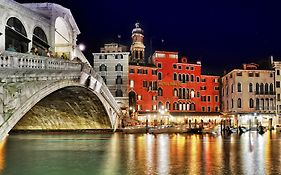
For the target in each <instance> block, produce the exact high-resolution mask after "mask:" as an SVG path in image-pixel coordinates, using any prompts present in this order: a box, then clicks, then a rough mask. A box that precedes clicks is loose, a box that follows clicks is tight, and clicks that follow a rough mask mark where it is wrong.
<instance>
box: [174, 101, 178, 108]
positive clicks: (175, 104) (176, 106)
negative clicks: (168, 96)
mask: <svg viewBox="0 0 281 175" xmlns="http://www.w3.org/2000/svg"><path fill="white" fill-rule="evenodd" d="M173 110H178V104H177V103H176V102H174V103H173Z"/></svg>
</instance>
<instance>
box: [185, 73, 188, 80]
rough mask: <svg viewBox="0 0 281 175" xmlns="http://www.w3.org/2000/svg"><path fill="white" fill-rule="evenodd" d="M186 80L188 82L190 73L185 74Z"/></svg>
mask: <svg viewBox="0 0 281 175" xmlns="http://www.w3.org/2000/svg"><path fill="white" fill-rule="evenodd" d="M185 81H187V82H188V81H189V75H188V74H186V75H185Z"/></svg>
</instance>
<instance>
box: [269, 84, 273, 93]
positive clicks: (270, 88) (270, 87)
mask: <svg viewBox="0 0 281 175" xmlns="http://www.w3.org/2000/svg"><path fill="white" fill-rule="evenodd" d="M269 90H270V94H271V95H273V84H272V83H270V86H269Z"/></svg>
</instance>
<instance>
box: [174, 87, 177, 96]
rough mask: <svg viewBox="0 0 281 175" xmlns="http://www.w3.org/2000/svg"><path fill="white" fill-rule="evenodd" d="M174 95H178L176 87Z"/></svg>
mask: <svg viewBox="0 0 281 175" xmlns="http://www.w3.org/2000/svg"><path fill="white" fill-rule="evenodd" d="M174 97H178V90H177V89H176V88H175V89H174Z"/></svg>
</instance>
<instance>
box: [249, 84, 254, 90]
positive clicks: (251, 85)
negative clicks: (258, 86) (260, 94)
mask: <svg viewBox="0 0 281 175" xmlns="http://www.w3.org/2000/svg"><path fill="white" fill-rule="evenodd" d="M249 92H253V84H252V83H250V84H249Z"/></svg>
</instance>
